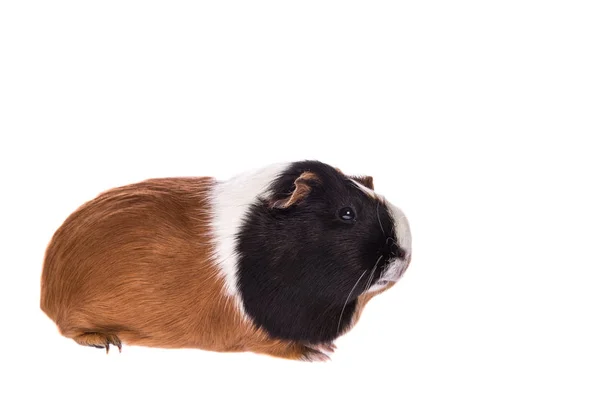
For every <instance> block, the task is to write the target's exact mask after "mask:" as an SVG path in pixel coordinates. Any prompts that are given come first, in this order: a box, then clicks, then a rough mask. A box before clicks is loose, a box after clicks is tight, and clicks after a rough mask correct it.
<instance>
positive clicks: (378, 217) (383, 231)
mask: <svg viewBox="0 0 600 400" xmlns="http://www.w3.org/2000/svg"><path fill="white" fill-rule="evenodd" d="M375 211H376V212H377V219H378V220H379V227H380V228H381V232H382V233H383V234H384V235H385V230H384V229H383V224H382V223H381V217H380V216H379V202H377V206H376V208H375ZM386 236H387V235H386Z"/></svg>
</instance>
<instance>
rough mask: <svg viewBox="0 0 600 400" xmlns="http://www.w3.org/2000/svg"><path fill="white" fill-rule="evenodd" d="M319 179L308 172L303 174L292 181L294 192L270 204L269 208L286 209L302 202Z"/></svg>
mask: <svg viewBox="0 0 600 400" xmlns="http://www.w3.org/2000/svg"><path fill="white" fill-rule="evenodd" d="M319 182H320V179H319V177H318V176H317V175H316V174H315V173H313V172H310V171H306V172H303V173H302V174H301V175H300V176H299V177H298V178H296V180H295V181H294V190H293V192H292V193H290V194H289V195H288V196H286V197H285V198H283V199H279V200H274V201H272V202H271V204H270V205H271V208H280V209H282V208H288V207H291V206H293V205H294V204H298V203H299V202H301V201H302V200H304V199H305V198H306V197H307V196H308V195H309V193H310V191H311V190H312V186H311V185H314V184H315V183H319Z"/></svg>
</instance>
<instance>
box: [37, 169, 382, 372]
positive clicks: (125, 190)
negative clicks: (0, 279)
mask: <svg viewBox="0 0 600 400" xmlns="http://www.w3.org/2000/svg"><path fill="white" fill-rule="evenodd" d="M213 185H214V180H212V179H211V178H165V179H151V180H147V181H144V182H140V183H136V184H132V185H127V186H123V187H119V188H115V189H112V190H109V191H107V192H104V193H102V194H100V195H99V196H98V197H96V198H95V199H94V200H92V201H90V202H88V203H86V204H84V205H83V206H81V207H80V208H79V209H78V210H76V211H75V212H74V213H73V214H72V215H70V216H69V217H68V218H67V219H66V221H65V222H64V223H63V225H62V226H61V227H60V228H59V229H58V230H57V231H56V233H55V234H54V236H53V238H52V240H51V242H50V244H49V245H48V248H47V251H46V257H45V260H44V266H43V272H42V280H41V304H40V305H41V308H42V310H43V311H44V312H45V313H46V314H47V315H48V317H50V318H51V319H52V320H53V321H54V322H55V323H56V324H57V326H58V328H59V331H60V333H61V334H62V335H64V336H65V337H67V338H71V339H73V340H74V341H75V342H77V343H79V344H81V345H86V346H96V347H104V348H106V349H107V351H108V348H109V345H111V344H112V345H114V346H117V347H118V348H119V350H120V348H121V343H126V344H130V345H140V346H147V347H161V348H200V349H204V350H210V351H233V352H239V351H251V352H256V353H262V354H268V355H271V356H276V357H282V358H288V359H304V360H315V359H323V354H322V353H319V352H318V351H317V350H314V349H312V348H310V347H308V346H306V345H304V344H302V343H296V342H291V341H285V340H278V339H273V338H271V337H269V335H268V334H267V333H266V332H265V331H263V330H262V329H259V328H257V327H256V326H254V325H253V324H252V323H251V322H250V321H249V320H247V319H244V318H242V316H241V315H240V314H239V312H238V309H237V308H236V306H235V304H234V303H233V301H232V300H231V299H230V298H228V297H227V296H225V295H224V291H223V287H224V281H223V279H222V278H221V277H220V276H219V275H218V269H217V267H216V266H215V265H214V263H213V261H211V260H210V257H211V256H212V255H213V250H214V249H213V244H212V243H211V240H212V236H211V235H210V230H209V226H208V223H209V218H210V215H209V213H210V211H211V210H210V205H209V201H208V195H209V193H210V191H211V189H212V186H213ZM371 297H373V295H372V294H369V295H363V296H361V300H360V301H359V307H358V308H357V312H356V314H355V317H354V319H353V324H355V323H356V322H357V321H358V318H359V317H360V313H361V312H362V309H363V308H364V306H365V305H366V303H367V302H368V301H369V300H370V298H371Z"/></svg>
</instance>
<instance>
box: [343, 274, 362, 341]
mask: <svg viewBox="0 0 600 400" xmlns="http://www.w3.org/2000/svg"><path fill="white" fill-rule="evenodd" d="M367 271H368V270H365V271H364V272H363V273H362V274H361V275H360V277H359V278H358V280H357V281H356V283H355V284H354V286H352V289H350V293H348V297H347V298H346V301H345V302H344V307H342V312H341V313H340V320H339V321H338V326H337V331H338V333H340V325H341V324H342V317H343V316H344V310H345V309H346V305H347V304H348V300H350V296H352V292H353V291H354V289H355V288H356V285H358V282H360V280H361V279H362V277H363V276H365V274H366V273H367Z"/></svg>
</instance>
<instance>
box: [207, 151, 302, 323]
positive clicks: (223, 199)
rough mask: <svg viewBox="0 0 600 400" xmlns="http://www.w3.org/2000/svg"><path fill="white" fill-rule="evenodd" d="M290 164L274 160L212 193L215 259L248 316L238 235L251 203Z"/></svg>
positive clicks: (230, 291) (228, 290)
mask: <svg viewBox="0 0 600 400" xmlns="http://www.w3.org/2000/svg"><path fill="white" fill-rule="evenodd" d="M289 165H290V164H289V163H280V164H272V165H270V166H267V167H265V168H262V169H258V170H255V171H250V172H246V173H244V174H240V175H237V176H235V177H233V178H231V179H229V180H226V181H219V182H217V184H216V185H215V188H214V191H213V193H212V196H211V197H212V198H211V203H212V211H213V218H212V223H211V228H212V233H213V238H214V244H215V249H216V251H215V257H214V258H215V262H216V264H217V265H218V267H219V271H220V273H221V276H222V277H223V278H224V279H225V292H226V294H227V295H228V296H230V297H231V298H232V299H233V300H234V301H235V303H236V306H237V307H238V309H239V310H240V312H241V314H242V316H243V317H246V313H245V311H244V305H243V302H242V298H241V295H240V292H239V286H238V279H237V272H238V254H237V251H236V235H237V234H238V232H239V231H240V228H241V226H242V223H243V222H244V217H245V216H246V213H247V212H248V209H249V207H250V205H251V204H252V203H254V202H255V201H256V200H257V199H258V198H260V197H262V196H264V195H265V194H266V193H267V190H268V187H269V185H270V184H271V183H272V182H273V180H274V179H276V178H277V176H278V175H279V174H280V173H281V172H283V171H284V170H285V169H286V168H287V167H289Z"/></svg>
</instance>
